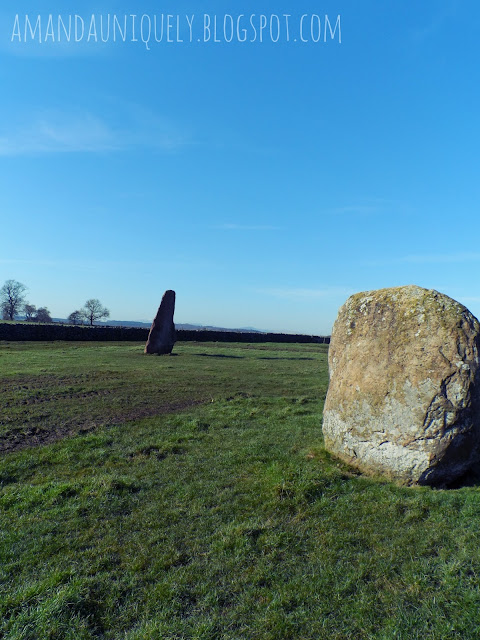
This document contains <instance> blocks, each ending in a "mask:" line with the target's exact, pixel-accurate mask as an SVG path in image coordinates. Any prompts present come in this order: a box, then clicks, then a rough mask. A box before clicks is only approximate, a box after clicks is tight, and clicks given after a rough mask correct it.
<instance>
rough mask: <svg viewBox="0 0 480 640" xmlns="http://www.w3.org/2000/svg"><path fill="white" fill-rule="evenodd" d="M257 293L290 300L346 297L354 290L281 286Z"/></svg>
mask: <svg viewBox="0 0 480 640" xmlns="http://www.w3.org/2000/svg"><path fill="white" fill-rule="evenodd" d="M257 293H261V294H263V295H267V296H273V297H275V298H284V299H289V300H316V299H320V298H330V297H339V296H340V297H346V296H350V295H352V294H353V293H354V291H353V289H349V288H347V287H325V288H323V289H302V288H298V289H296V288H293V289H292V288H282V287H279V288H272V289H257Z"/></svg>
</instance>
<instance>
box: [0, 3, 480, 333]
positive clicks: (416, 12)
mask: <svg viewBox="0 0 480 640" xmlns="http://www.w3.org/2000/svg"><path fill="white" fill-rule="evenodd" d="M17 14H18V16H19V18H18V24H16V16H17ZM26 14H27V15H28V16H29V20H30V21H31V22H32V23H35V21H36V19H37V16H38V15H40V17H41V25H42V26H41V30H40V32H41V38H42V42H39V38H38V33H36V34H35V39H34V40H33V39H32V38H31V37H30V34H29V32H27V38H26V39H25V37H24V36H25V15H26ZM49 14H51V15H52V19H53V25H54V37H52V35H51V33H50V37H47V42H45V41H44V40H45V35H46V31H47V27H48V16H49ZM92 14H93V15H94V16H95V24H96V26H97V29H99V24H100V16H101V17H102V20H103V21H104V22H103V25H104V29H105V30H104V36H105V38H104V39H105V40H107V41H106V42H105V43H102V42H97V43H95V42H94V37H93V35H92V36H91V38H90V41H87V33H86V32H87V31H88V30H89V25H90V21H91V16H92ZM131 14H134V15H136V16H137V18H135V19H133V18H131V17H130V16H131ZM226 14H227V15H230V16H232V18H231V19H230V18H226V19H225V18H224V16H225V15H226ZM262 14H263V15H265V16H267V27H266V28H265V29H264V31H263V37H262V40H263V41H262V42H260V41H259V31H260V25H261V20H262V18H261V17H260V16H261V15H262ZM272 14H273V15H274V16H275V15H277V16H279V18H278V21H277V19H276V18H274V17H273V18H272V17H271V16H272ZM284 14H288V15H289V16H290V18H289V41H287V37H286V28H285V24H286V18H284V17H283V16H284ZM58 15H61V17H62V19H63V21H64V23H68V18H69V16H72V17H73V20H75V19H74V16H75V15H77V16H79V18H77V21H78V20H79V19H80V18H81V19H82V20H83V22H84V24H85V33H84V35H83V38H80V37H79V36H80V31H78V33H77V38H78V42H75V34H74V33H73V32H72V34H71V39H70V41H67V39H66V37H64V38H63V39H61V40H60V41H58V37H57V36H58V32H57V24H58ZM108 15H110V17H111V18H110V19H111V20H113V16H114V15H115V16H117V18H119V19H120V20H121V21H123V17H124V16H128V20H127V30H126V33H125V42H123V41H122V39H121V38H120V37H119V34H118V31H117V39H116V41H115V42H114V41H113V35H112V30H111V31H110V33H109V34H107V32H106V24H107V22H106V21H107V16H108ZM142 15H143V16H147V17H145V18H144V19H143V20H144V22H143V25H144V27H145V35H144V39H146V40H147V26H148V24H150V25H152V24H153V20H154V19H155V20H157V35H158V37H159V35H160V31H159V25H160V24H161V20H162V16H163V20H164V24H165V25H166V24H167V21H170V23H171V24H172V25H173V26H172V29H171V31H169V34H170V37H171V38H170V39H172V40H173V42H166V41H165V37H166V31H165V32H164V40H163V41H162V42H155V41H154V38H153V35H151V40H150V42H147V44H144V43H142V42H141V40H140V20H141V17H142ZM168 15H171V16H174V17H173V18H167V16H168ZM187 15H188V16H189V17H190V21H191V23H192V42H189V37H190V32H189V25H188V23H187V21H186V16H187ZM240 15H243V16H244V18H242V19H241V20H242V22H240V26H241V27H244V28H246V29H247V34H248V37H247V41H245V42H239V41H238V40H239V36H242V34H243V31H241V30H239V34H238V36H237V34H236V33H235V35H234V38H233V40H232V42H226V41H225V37H226V38H227V39H228V38H229V37H230V30H229V28H228V26H229V25H230V24H231V20H233V21H234V25H236V24H237V22H236V21H237V19H238V17H239V16H240ZM325 15H328V17H329V22H330V23H331V24H330V26H331V27H332V28H333V27H335V25H336V24H337V23H336V20H337V16H340V26H341V42H340V41H339V40H340V37H339V34H340V32H339V30H338V29H337V31H335V33H334V37H333V38H332V37H331V34H330V32H329V31H328V30H327V38H326V42H325V41H324V29H325ZM177 16H179V18H178V20H179V23H178V24H179V31H178V36H177V29H176V20H177ZM192 16H194V17H193V19H192ZM205 16H208V19H210V21H211V25H213V20H214V17H215V16H216V17H217V25H218V28H217V39H219V40H220V42H213V41H212V40H213V34H211V38H210V41H206V40H207V36H208V31H207V32H205V31H204V29H203V24H204V21H205V19H206V18H205ZM302 16H306V17H305V18H304V19H303V22H302V25H303V27H304V29H303V31H302V36H303V38H304V39H305V40H308V42H301V41H300V39H299V25H300V21H301V19H302ZM312 16H313V17H312ZM316 16H319V19H320V28H321V32H320V33H321V34H322V37H321V39H320V41H319V42H313V41H312V39H317V38H318V33H319V32H318V23H319V19H318V18H317V17H316ZM134 20H135V22H134ZM224 20H226V24H227V30H226V32H224V30H223V24H224ZM250 20H251V23H250ZM270 20H272V25H273V27H272V32H270V27H269V24H270ZM74 24H75V22H73V25H74ZM78 24H79V25H80V22H78ZM121 24H122V26H123V22H121ZM251 24H253V26H255V27H256V28H257V32H256V34H255V32H254V31H253V26H251ZM277 24H280V31H278V32H277V29H276V25H277ZM312 24H313V30H312V29H311V25H312ZM133 25H134V26H135V33H134V34H133ZM337 26H338V25H337ZM479 27H480V5H479V4H478V2H476V1H473V0H463V1H462V2H461V3H458V2H455V1H454V0H451V1H447V0H423V1H422V3H419V6H416V5H413V3H407V2H405V1H404V0H390V1H388V0H381V1H380V0H376V1H373V0H362V2H358V1H353V0H343V1H340V0H337V1H333V0H328V1H325V2H318V1H317V2H311V1H306V0H303V1H302V0H299V1H296V2H291V1H287V2H284V3H282V5H281V6H280V5H279V4H277V8H275V9H272V2H269V3H267V2H262V1H258V0H257V1H255V2H251V1H243V0H242V1H241V0H236V1H235V2H215V1H213V0H201V1H199V0H196V2H195V3H193V2H183V1H182V0H177V1H176V2H160V1H156V2H153V1H142V0H135V2H133V0H130V2H125V1H124V0H123V1H115V0H97V1H96V2H89V1H88V0H62V1H61V2H60V1H58V0H51V1H50V2H45V1H44V0H42V2H40V0H37V1H36V2H34V1H31V0H29V1H27V0H15V1H13V0H3V2H2V5H1V8H0V56H1V64H0V83H1V87H2V99H1V101H0V167H1V170H0V211H1V235H0V281H1V282H0V284H1V283H2V282H3V281H4V280H6V279H8V278H13V279H16V280H19V281H21V282H23V283H24V284H25V285H26V286H27V287H28V299H29V301H30V302H31V303H33V304H36V305H37V306H47V307H48V308H49V309H50V311H51V312H52V314H53V315H54V316H59V317H62V316H66V315H68V314H69V313H70V312H71V311H73V310H74V309H77V308H79V307H81V306H82V305H83V303H84V302H85V300H87V298H91V297H95V298H99V299H100V300H101V302H102V303H103V304H104V305H105V306H107V307H108V308H109V309H110V311H111V318H112V319H118V320H127V319H128V320H146V321H150V320H151V318H152V317H153V315H154V314H155V311H156V309H157V307H158V304H159V301H160V299H161V296H162V294H163V292H164V291H165V290H166V289H174V290H175V291H176V292H177V308H176V314H175V320H176V321H177V322H191V323H201V324H209V325H217V326H226V327H238V326H254V327H257V328H260V329H267V330H275V331H289V332H302V333H313V334H326V333H329V332H330V330H331V326H332V323H333V321H334V319H335V317H336V313H337V310H338V308H339V306H340V305H341V304H342V303H343V302H344V301H345V300H346V298H347V297H348V296H349V295H350V294H352V293H354V292H357V291H364V290H369V289H376V288H381V287H388V286H399V285H403V284H418V285H420V286H424V287H428V288H435V289H438V290H440V291H442V292H444V293H446V294H448V295H450V296H452V297H453V298H455V299H458V300H460V301H461V302H463V303H464V304H466V305H467V306H468V307H469V308H470V309H471V310H472V312H473V313H475V314H476V315H477V316H478V315H480V284H479V282H480V281H479V277H478V270H479V266H480V248H479V247H478V236H479V227H480V222H479V220H480V215H479V202H480V179H479V176H478V173H479V158H478V156H479V148H480V145H479V142H480V141H479V131H480V127H479V114H480V108H479V107H480V105H479V97H480V83H479V72H478V59H479V58H478V53H479V45H478V33H479ZM63 35H64V34H63ZM107 35H108V36H109V37H108V38H107ZM255 35H256V40H255V41H254V42H251V40H253V39H254V36H255ZM224 36H225V37H224ZM277 37H278V42H273V39H275V38H277ZM12 38H13V41H12ZM134 38H136V39H137V42H134V41H133V39H134ZM295 38H296V39H297V41H296V42H295V41H294V40H295ZM97 39H98V40H100V34H99V33H97ZM180 40H183V42H180Z"/></svg>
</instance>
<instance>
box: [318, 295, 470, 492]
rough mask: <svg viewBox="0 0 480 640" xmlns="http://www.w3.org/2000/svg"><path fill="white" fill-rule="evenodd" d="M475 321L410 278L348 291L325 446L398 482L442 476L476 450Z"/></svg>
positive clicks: (441, 479)
mask: <svg viewBox="0 0 480 640" xmlns="http://www.w3.org/2000/svg"><path fill="white" fill-rule="evenodd" d="M479 330H480V325H479V322H478V320H477V319H476V318H475V317H474V316H473V315H472V314H471V313H470V312H469V311H468V309H466V308H465V307H464V306H463V305H461V304H460V303H458V302H456V301H455V300H452V298H449V297H448V296H445V295H443V294H441V293H438V291H434V290H428V289H422V288H420V287H416V286H407V287H398V288H391V289H380V290H378V291H367V292H364V293H358V294H356V295H353V296H351V297H350V298H349V299H348V300H347V302H346V303H345V304H344V305H343V307H341V309H340V311H339V313H338V317H337V320H336V321H335V324H334V327H333V332H332V338H331V343H330V350H329V355H328V361H329V371H330V385H329V389H328V393H327V398H326V401H325V410H324V418H323V434H324V438H325V446H326V448H327V449H328V450H329V451H330V452H331V453H333V454H335V455H336V456H338V457H339V458H341V459H342V460H344V461H345V462H347V463H349V464H351V465H353V466H355V467H357V468H359V469H360V470H362V471H365V472H368V473H375V474H383V475H385V476H387V477H388V478H391V479H394V480H397V481H400V482H401V483H403V484H417V483H418V484H428V485H443V484H447V483H449V482H451V481H452V480H454V479H455V478H457V477H458V476H460V475H462V474H463V473H465V472H466V471H467V470H468V469H469V468H470V467H471V466H472V464H474V463H475V462H477V461H478V460H479V457H480V363H479V350H480V336H479Z"/></svg>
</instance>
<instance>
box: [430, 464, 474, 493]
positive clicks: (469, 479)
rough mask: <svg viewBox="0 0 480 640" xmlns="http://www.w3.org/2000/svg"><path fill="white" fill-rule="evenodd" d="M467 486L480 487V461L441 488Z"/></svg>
mask: <svg viewBox="0 0 480 640" xmlns="http://www.w3.org/2000/svg"><path fill="white" fill-rule="evenodd" d="M466 487H480V463H477V464H474V465H473V466H472V467H470V469H469V470H468V471H466V472H465V473H464V474H463V475H461V476H459V477H458V478H456V479H455V480H453V481H452V482H449V483H448V484H447V485H445V486H444V487H439V488H441V489H464V488H466Z"/></svg>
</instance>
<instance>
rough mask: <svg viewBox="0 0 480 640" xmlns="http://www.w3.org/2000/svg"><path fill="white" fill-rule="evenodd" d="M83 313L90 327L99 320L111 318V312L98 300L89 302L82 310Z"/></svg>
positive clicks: (92, 299)
mask: <svg viewBox="0 0 480 640" xmlns="http://www.w3.org/2000/svg"><path fill="white" fill-rule="evenodd" d="M81 313H82V315H83V317H84V318H86V320H88V322H89V323H90V325H93V323H94V322H96V321H97V320H101V319H102V318H108V317H110V311H109V310H108V309H107V308H106V307H104V306H102V303H101V302H100V300H97V298H91V299H90V300H87V301H86V303H85V306H84V307H83V309H81Z"/></svg>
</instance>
